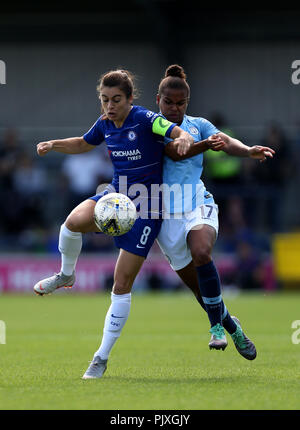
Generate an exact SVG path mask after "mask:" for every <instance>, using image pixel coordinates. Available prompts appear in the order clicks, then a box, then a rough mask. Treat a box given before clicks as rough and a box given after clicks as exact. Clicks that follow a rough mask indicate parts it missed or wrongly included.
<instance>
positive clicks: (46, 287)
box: [34, 199, 99, 296]
mask: <svg viewBox="0 0 300 430" xmlns="http://www.w3.org/2000/svg"><path fill="white" fill-rule="evenodd" d="M95 205H96V202H95V201H94V200H91V199H88V200H85V201H83V202H82V203H80V204H79V205H78V206H77V207H76V208H74V209H73V211H72V212H71V213H70V215H69V216H68V217H67V219H66V221H65V222H64V224H63V225H62V226H61V228H60V234H59V243H58V248H59V251H60V253H61V270H60V272H59V273H55V274H54V275H53V276H50V277H49V278H45V279H42V280H41V281H39V282H37V283H36V285H35V286H34V291H35V293H36V294H38V295H41V296H42V295H44V294H51V293H52V292H53V291H55V290H56V289H58V288H62V287H64V288H71V287H72V286H73V285H74V282H75V266H76V263H77V260H78V257H79V255H80V252H81V248H82V233H88V232H96V231H99V229H98V228H97V227H96V225H95V223H94V208H95Z"/></svg>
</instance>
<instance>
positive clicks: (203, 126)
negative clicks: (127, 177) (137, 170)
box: [163, 115, 220, 214]
mask: <svg viewBox="0 0 300 430" xmlns="http://www.w3.org/2000/svg"><path fill="white" fill-rule="evenodd" d="M179 127H180V128H182V129H183V130H185V131H187V132H188V133H190V134H191V135H192V136H193V138H194V141H195V142H198V141H201V140H204V139H207V138H208V137H209V136H211V135H212V134H215V133H219V132H220V130H218V129H217V128H216V127H215V126H214V125H213V124H212V123H211V122H209V121H208V120H206V119H204V118H199V117H192V116H188V115H184V118H183V121H182V123H181V124H180V126H179ZM169 141H170V139H165V144H167V143H168V142H169ZM202 171H203V154H198V155H195V156H194V157H191V158H186V159H185V160H181V161H176V162H175V161H173V160H171V158H169V157H167V156H165V157H164V164H163V182H164V183H165V184H166V185H167V186H168V187H169V191H170V192H166V193H164V209H165V211H166V212H167V213H171V214H172V213H184V212H189V211H192V210H194V209H195V208H196V207H197V206H199V205H201V204H203V203H204V197H205V195H206V194H208V192H207V191H206V189H205V187H204V184H203V182H202V180H201V179H200V178H201V175H202Z"/></svg>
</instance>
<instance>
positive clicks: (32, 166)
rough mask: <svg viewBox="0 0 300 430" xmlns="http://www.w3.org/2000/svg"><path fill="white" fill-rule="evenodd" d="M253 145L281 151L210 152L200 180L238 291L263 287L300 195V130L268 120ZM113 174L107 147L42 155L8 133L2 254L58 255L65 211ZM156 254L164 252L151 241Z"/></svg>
mask: <svg viewBox="0 0 300 430" xmlns="http://www.w3.org/2000/svg"><path fill="white" fill-rule="evenodd" d="M209 119H210V120H211V121H212V122H213V123H214V124H215V125H216V126H217V127H218V128H219V129H220V130H221V131H224V132H225V133H227V134H229V135H231V136H233V137H236V138H238V139H240V140H242V141H244V142H245V143H246V144H250V143H249V142H247V140H246V138H245V137H244V136H243V137H241V136H238V135H237V134H236V132H235V131H234V130H232V129H231V128H230V127H229V126H228V125H227V124H226V121H225V119H224V118H223V116H222V115H220V114H219V113H215V114H213V115H212V116H211V118H209ZM37 143H38V142H37ZM252 144H261V145H265V146H269V147H271V148H273V149H274V150H275V151H276V155H275V156H274V158H273V159H268V160H267V161H266V162H264V163H259V162H258V161H255V160H250V159H244V158H238V157H230V156H228V155H227V154H225V153H224V152H214V151H208V152H206V153H205V154H204V172H203V177H202V179H203V181H204V183H205V186H206V188H207V189H208V190H209V191H210V192H211V193H212V194H213V195H214V198H215V201H216V203H217V204H218V205H219V221H220V231H219V237H218V240H217V242H216V247H215V252H218V253H221V254H222V253H224V254H231V255H234V258H235V261H236V267H237V270H236V273H235V274H234V276H233V275H232V274H230V275H229V276H228V277H227V278H224V279H223V282H225V283H227V284H231V283H235V284H236V283H237V284H239V285H240V286H241V288H259V287H260V285H261V282H262V281H261V276H262V271H261V267H262V263H263V261H264V258H265V256H268V255H269V254H270V251H271V238H272V234H274V233H276V232H280V231H282V230H283V229H284V228H285V222H284V219H285V213H286V212H285V209H286V205H290V206H291V205H292V204H293V202H295V200H297V197H296V196H293V195H292V196H291V197H290V196H289V189H290V185H291V184H293V183H294V181H295V177H298V175H299V173H298V170H299V166H300V164H299V159H297V154H298V152H299V151H297V150H296V151H295V148H297V146H299V145H300V133H299V141H297V138H295V139H294V141H293V142H291V139H288V138H287V137H286V134H285V131H284V130H283V128H282V127H281V126H280V125H279V124H276V123H271V124H268V125H267V126H266V127H265V130H264V132H263V133H262V136H261V138H260V141H256V142H251V144H250V145H252ZM111 177H112V166H111V162H110V159H109V156H108V153H107V150H106V146H105V145H100V146H99V147H98V148H96V149H95V150H93V151H91V152H88V153H85V154H76V155H63V154H54V153H51V154H48V155H47V156H46V157H38V156H37V154H36V152H35V147H34V148H32V145H31V146H30V148H29V147H28V144H26V143H25V142H22V140H21V138H20V136H19V134H18V131H17V130H15V129H13V128H9V129H7V130H5V131H4V133H3V135H2V137H1V139H0V195H1V211H0V230H1V235H0V252H2V253H5V252H14V253H22V252H26V253H27V252H33V253H57V252H58V250H57V239H58V232H59V228H60V225H61V224H62V223H63V221H64V220H65V218H66V216H67V215H68V213H69V212H70V211H71V210H72V209H73V208H74V207H75V206H76V205H77V204H78V203H80V202H81V201H83V200H84V199H86V198H87V197H89V196H92V195H94V194H95V193H96V189H97V187H98V186H99V185H100V184H103V183H109V182H110V180H111ZM296 203H297V205H298V201H296ZM299 221H300V220H299ZM294 227H295V226H294ZM296 227H299V226H296ZM111 251H112V252H113V251H115V247H114V243H113V240H112V238H110V237H108V236H105V235H103V234H97V235H96V234H87V235H84V240H83V252H86V253H89V252H97V253H99V252H100V253H101V252H105V253H107V252H111ZM153 252H157V253H159V252H160V251H159V250H158V247H156V246H154V249H153ZM154 285H155V282H154Z"/></svg>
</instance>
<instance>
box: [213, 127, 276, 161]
mask: <svg viewBox="0 0 300 430" xmlns="http://www.w3.org/2000/svg"><path fill="white" fill-rule="evenodd" d="M218 135H219V136H220V137H221V138H222V140H223V142H224V143H225V144H224V146H223V148H222V151H224V152H226V153H227V154H228V155H234V156H237V157H250V158H254V159H256V160H259V161H261V162H262V161H265V160H266V159H267V158H273V155H274V154H275V151H274V150H273V149H272V148H269V147H268V146H260V145H254V146H247V145H245V144H244V143H242V142H241V141H240V140H238V139H234V138H232V137H230V136H228V135H227V134H225V133H222V132H221V133H218Z"/></svg>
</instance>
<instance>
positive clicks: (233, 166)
mask: <svg viewBox="0 0 300 430" xmlns="http://www.w3.org/2000/svg"><path fill="white" fill-rule="evenodd" d="M210 121H211V122H212V124H214V125H215V126H216V127H217V128H218V129H219V130H220V131H222V132H223V133H225V134H228V136H231V137H233V138H235V137H236V136H235V133H234V131H233V130H232V129H230V128H229V127H228V126H227V125H226V121H225V118H224V117H223V116H222V114H220V113H214V114H213V115H212V116H211V118H210ZM204 160H205V162H204V169H205V178H206V179H205V180H206V181H208V182H209V184H211V185H212V186H215V185H216V186H219V185H221V186H222V185H224V184H230V185H239V184H240V180H241V174H242V159H241V158H240V157H232V156H230V155H228V154H226V153H225V152H223V151H211V150H209V151H207V152H205V153H204Z"/></svg>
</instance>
